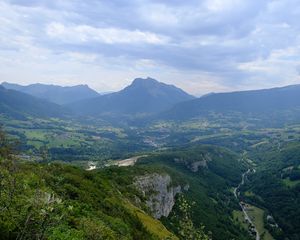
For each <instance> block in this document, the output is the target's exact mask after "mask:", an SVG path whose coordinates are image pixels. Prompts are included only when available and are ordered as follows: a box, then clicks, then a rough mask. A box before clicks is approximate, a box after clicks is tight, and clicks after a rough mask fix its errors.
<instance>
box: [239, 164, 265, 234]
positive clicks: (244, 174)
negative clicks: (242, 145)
mask: <svg viewBox="0 0 300 240" xmlns="http://www.w3.org/2000/svg"><path fill="white" fill-rule="evenodd" d="M254 171H255V170H254ZM250 172H251V169H248V170H247V172H244V173H243V174H242V180H241V182H240V184H239V185H238V186H237V187H236V188H234V190H233V194H234V196H235V198H236V199H237V200H239V196H240V192H239V188H240V187H241V186H242V185H244V183H245V177H246V176H247V174H249V173H250ZM239 205H240V207H241V209H242V211H243V213H244V216H245V220H246V221H248V222H249V224H250V225H251V226H253V229H254V231H255V239H256V240H260V235H259V232H258V231H257V229H256V227H255V225H254V223H253V222H252V220H251V218H250V217H249V215H248V213H247V211H246V208H245V206H244V205H243V204H242V202H241V201H239Z"/></svg>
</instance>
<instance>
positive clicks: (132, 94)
mask: <svg viewBox="0 0 300 240" xmlns="http://www.w3.org/2000/svg"><path fill="white" fill-rule="evenodd" d="M193 98H194V97H193V96H191V95H189V94H187V93H186V92H184V91H183V90H181V89H179V88H177V87H175V86H173V85H167V84H165V83H161V82H158V81H157V80H155V79H152V78H147V79H142V78H137V79H135V80H134V81H133V82H132V84H131V85H129V86H127V87H126V88H124V89H123V90H121V91H119V92H115V93H111V94H107V95H104V96H99V97H97V98H93V99H88V100H83V101H79V102H76V103H72V104H69V105H68V107H70V108H71V109H72V110H73V111H74V112H79V113H81V114H87V115H93V116H100V115H111V114H125V115H126V114H128V115H134V114H152V113H158V112H160V111H163V110H166V109H168V108H170V107H171V106H173V105H174V104H176V103H178V102H182V101H187V100H190V99H193Z"/></svg>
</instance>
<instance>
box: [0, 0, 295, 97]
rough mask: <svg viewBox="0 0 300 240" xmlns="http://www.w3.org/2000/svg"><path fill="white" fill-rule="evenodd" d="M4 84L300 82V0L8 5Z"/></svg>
mask: <svg viewBox="0 0 300 240" xmlns="http://www.w3.org/2000/svg"><path fill="white" fill-rule="evenodd" d="M0 13H1V14H0V82H1V81H7V82H13V83H19V84H23V85H26V84H30V83H36V82H39V83H47V84H57V85H62V86H71V85H77V84H88V85H89V86H90V87H91V88H93V89H95V90H97V91H99V92H107V91H117V90H120V89H122V88H124V87H125V86H126V85H128V84H130V83H131V81H132V80H133V79H134V78H137V77H148V76H149V77H152V78H155V79H157V80H159V81H162V82H165V83H168V84H173V85H176V86H178V87H180V88H182V89H184V90H185V91H187V92H189V93H191V94H194V95H202V94H205V93H209V92H225V91H226V92H227V91H236V90H248V89H260V88H271V87H277V86H285V85H290V84H299V83H300V77H299V74H300V21H299V19H300V4H299V0H274V1H272V0H198V1H196V0H186V1H182V0H165V1H163V0H160V1H159V0H130V1H128V0H105V1H101V0H88V1H83V0H72V1H69V0H10V1H9V0H0Z"/></svg>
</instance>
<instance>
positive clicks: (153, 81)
mask: <svg viewBox="0 0 300 240" xmlns="http://www.w3.org/2000/svg"><path fill="white" fill-rule="evenodd" d="M159 83H160V82H159V81H157V80H156V79H154V78H150V77H147V78H136V79H134V80H133V82H132V84H131V85H150V84H151V85H152V84H159Z"/></svg>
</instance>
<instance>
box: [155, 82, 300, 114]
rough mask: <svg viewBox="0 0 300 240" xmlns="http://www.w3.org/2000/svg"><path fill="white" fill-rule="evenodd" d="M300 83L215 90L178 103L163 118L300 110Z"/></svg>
mask: <svg viewBox="0 0 300 240" xmlns="http://www.w3.org/2000/svg"><path fill="white" fill-rule="evenodd" d="M299 96H300V85H292V86H287V87H282V88H273V89H264V90H253V91H242V92H230V93H216V94H211V95H208V96H204V97H201V98H198V99H194V100H191V101H187V102H183V103H179V104H177V105H176V106H174V107H173V108H172V109H170V110H169V111H167V112H164V113H163V114H161V116H160V117H162V118H166V119H174V120H180V119H190V118H194V117H201V116H207V115H209V114H210V113H221V114H232V113H234V112H237V113H241V114H252V115H254V116H255V115H256V114H261V115H266V113H276V112H283V111H284V112H287V111H293V110H295V109H298V110H299V109H300V98H299Z"/></svg>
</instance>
